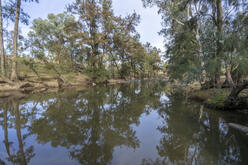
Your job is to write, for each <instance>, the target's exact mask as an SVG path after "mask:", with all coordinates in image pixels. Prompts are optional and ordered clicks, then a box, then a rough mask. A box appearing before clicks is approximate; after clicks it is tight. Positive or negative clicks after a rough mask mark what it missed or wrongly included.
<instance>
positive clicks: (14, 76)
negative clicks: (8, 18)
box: [11, 0, 21, 81]
mask: <svg viewBox="0 0 248 165" xmlns="http://www.w3.org/2000/svg"><path fill="white" fill-rule="evenodd" d="M20 10H21V0H17V4H16V16H15V26H14V37H13V62H12V73H11V80H12V81H17V80H18V75H17V56H18V33H19V32H18V27H19V20H20Z"/></svg>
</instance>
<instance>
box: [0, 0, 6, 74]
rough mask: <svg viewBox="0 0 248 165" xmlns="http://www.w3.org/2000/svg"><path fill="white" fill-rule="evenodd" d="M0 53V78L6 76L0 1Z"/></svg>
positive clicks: (0, 1) (0, 3)
mask: <svg viewBox="0 0 248 165" xmlns="http://www.w3.org/2000/svg"><path fill="white" fill-rule="evenodd" d="M0 51H1V73H2V76H3V77H5V76H6V70H5V54H4V53H5V52H4V43H3V17H2V0H0Z"/></svg>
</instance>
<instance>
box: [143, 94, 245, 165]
mask: <svg viewBox="0 0 248 165" xmlns="http://www.w3.org/2000/svg"><path fill="white" fill-rule="evenodd" d="M175 98H176V97H175V96H173V97H170V99H169V100H170V101H169V102H168V103H167V104H166V106H165V108H162V109H160V110H159V112H158V113H159V115H160V116H161V118H163V124H162V125H160V126H159V127H158V128H157V129H158V130H159V131H160V132H161V134H162V135H163V137H162V138H161V139H160V144H159V145H157V147H156V148H157V152H158V155H159V157H158V158H157V159H154V160H152V159H143V161H142V165H212V164H213V165H222V164H225V165H226V164H228V165H232V164H233V165H234V164H235V165H236V164H242V165H245V164H248V161H247V158H246V156H247V153H248V143H247V138H246V137H245V136H244V135H240V134H241V133H240V132H237V131H235V130H231V129H230V128H229V127H228V124H227V122H228V121H229V120H230V118H229V117H228V116H226V114H224V113H226V112H218V111H214V110H207V109H205V110H204V111H203V106H200V105H197V104H192V103H190V104H188V105H186V104H182V102H183V101H179V100H178V99H177V98H176V99H175ZM228 113H229V112H228ZM218 116H223V117H224V118H222V117H218ZM230 116H232V119H231V121H237V120H238V118H237V120H236V119H235V117H239V116H240V115H236V116H235V114H231V115H230ZM196 123H197V124H196Z"/></svg>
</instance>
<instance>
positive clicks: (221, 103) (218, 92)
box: [190, 88, 248, 110]
mask: <svg viewBox="0 0 248 165" xmlns="http://www.w3.org/2000/svg"><path fill="white" fill-rule="evenodd" d="M230 92H231V90H230V89H229V88H221V89H207V90H200V89H197V90H194V91H193V92H192V94H191V95H190V99H192V100H195V101H198V102H202V103H203V104H204V105H205V106H206V107H208V108H212V109H219V110H229V109H228V107H225V101H226V100H227V98H228V96H229V95H230ZM240 97H241V98H246V97H248V89H247V90H244V91H242V92H241V93H240ZM247 103H248V102H247ZM237 107H238V106H237ZM246 108H248V104H246V105H242V106H240V108H237V110H238V109H246Z"/></svg>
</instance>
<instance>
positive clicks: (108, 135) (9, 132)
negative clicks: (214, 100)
mask: <svg viewBox="0 0 248 165" xmlns="http://www.w3.org/2000/svg"><path fill="white" fill-rule="evenodd" d="M247 119H248V115H247V114H245V113H239V112H225V111H216V110H210V109H207V108H204V107H203V106H202V105H201V104H199V103H196V102H192V101H185V99H183V98H182V97H181V96H180V94H179V95H178V94H172V93H171V92H170V90H169V89H168V88H167V84H166V82H163V81H147V82H132V83H128V84H121V85H109V86H105V87H100V86H95V87H89V88H88V89H85V90H81V91H78V90H64V91H60V92H48V93H43V94H35V95H30V96H28V97H25V98H23V99H17V98H9V99H5V100H4V101H3V100H2V101H1V103H0V165H4V164H20V165H26V164H30V165H73V164H75V165H77V164H82V165H247V164H248V135H246V134H244V133H242V132H240V131H238V130H235V129H232V128H230V127H229V126H228V123H231V122H232V123H238V124H242V125H247V124H248V120H247Z"/></svg>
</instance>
